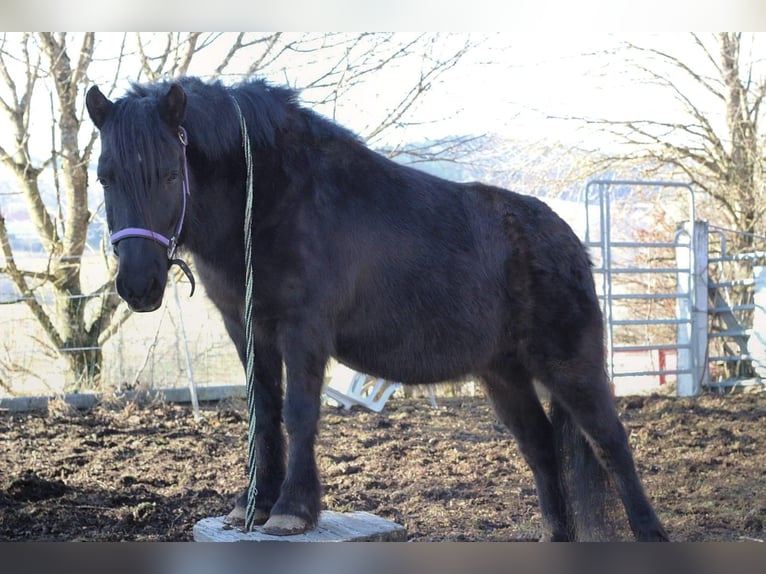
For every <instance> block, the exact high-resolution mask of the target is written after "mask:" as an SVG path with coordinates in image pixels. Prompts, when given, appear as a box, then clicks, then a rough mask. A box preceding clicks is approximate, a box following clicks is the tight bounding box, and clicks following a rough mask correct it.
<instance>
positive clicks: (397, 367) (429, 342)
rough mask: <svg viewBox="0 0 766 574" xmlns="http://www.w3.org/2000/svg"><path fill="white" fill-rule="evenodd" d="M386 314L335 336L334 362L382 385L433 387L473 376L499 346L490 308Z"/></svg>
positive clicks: (367, 317)
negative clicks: (384, 382)
mask: <svg viewBox="0 0 766 574" xmlns="http://www.w3.org/2000/svg"><path fill="white" fill-rule="evenodd" d="M392 309H395V310H393V311H392ZM389 311H390V312H388V313H380V314H376V313H367V314H364V315H358V316H357V317H356V320H351V321H348V322H346V323H345V325H344V326H343V327H342V328H340V329H339V330H338V332H337V337H336V341H335V349H336V356H337V358H338V359H339V360H340V361H342V362H344V363H346V364H347V365H349V366H350V367H352V368H354V369H356V370H359V371H362V372H365V373H369V374H371V375H376V376H379V377H383V378H386V379H388V380H394V381H400V382H404V383H434V382H439V381H445V380H451V379H456V378H460V377H463V376H465V375H468V374H470V373H472V372H475V371H476V370H478V369H480V368H481V367H483V366H485V365H486V363H487V362H488V361H489V360H490V359H491V358H492V357H493V356H494V355H495V354H496V353H497V352H498V349H499V348H500V347H501V340H502V324H501V323H502V319H501V317H500V312H499V310H498V309H496V308H495V306H490V307H489V308H487V307H485V308H480V307H478V306H475V305H473V304H471V303H464V304H463V305H457V304H452V305H443V306H442V307H441V310H439V311H437V310H434V309H415V308H407V307H404V308H402V307H391V308H389Z"/></svg>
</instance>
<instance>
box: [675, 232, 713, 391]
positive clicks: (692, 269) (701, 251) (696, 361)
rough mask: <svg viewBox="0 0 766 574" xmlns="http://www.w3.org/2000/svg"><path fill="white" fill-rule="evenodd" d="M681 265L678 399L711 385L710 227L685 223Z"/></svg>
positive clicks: (679, 244) (678, 244)
mask: <svg viewBox="0 0 766 574" xmlns="http://www.w3.org/2000/svg"><path fill="white" fill-rule="evenodd" d="M676 263H677V264H678V275H677V278H678V294H679V298H678V304H677V306H676V309H677V314H678V319H679V323H678V330H677V343H678V347H679V348H678V371H679V374H678V391H677V392H678V396H680V397H690V396H697V395H699V394H700V392H701V390H702V387H703V386H706V385H707V384H708V383H709V378H710V374H709V371H708V367H707V344H708V340H707V336H708V294H707V289H708V272H707V268H708V224H707V222H706V221H695V222H693V223H692V222H689V221H687V222H684V223H682V224H681V225H679V228H678V232H677V233H676Z"/></svg>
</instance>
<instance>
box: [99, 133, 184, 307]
mask: <svg viewBox="0 0 766 574" xmlns="http://www.w3.org/2000/svg"><path fill="white" fill-rule="evenodd" d="M178 139H179V140H180V141H181V145H182V146H183V154H184V180H183V192H182V203H181V217H179V219H178V224H177V225H176V228H175V232H174V234H173V237H171V238H167V237H165V236H164V235H162V233H157V232H156V231H152V230H151V229H144V228H142V227H126V228H125V229H121V230H120V231H117V232H115V233H112V237H111V241H112V246H113V247H114V246H116V245H117V243H118V242H119V241H121V240H123V239H127V238H128V237H140V238H143V239H151V240H152V241H156V242H157V243H159V244H161V245H163V246H164V247H165V249H167V252H168V269H170V267H172V266H173V265H178V266H179V267H180V268H181V271H183V272H184V275H186V277H188V278H189V282H190V283H191V293H190V294H189V297H191V296H192V295H194V287H195V281H194V275H193V274H192V272H191V269H189V266H188V265H187V264H186V262H185V261H183V260H182V259H175V258H174V256H175V254H176V248H177V247H178V239H179V238H180V237H181V230H182V229H183V225H184V219H185V217H186V202H187V198H188V197H189V195H190V192H189V164H188V162H187V161H186V146H187V145H188V143H189V137H188V135H187V133H186V130H185V129H184V128H183V127H179V128H178Z"/></svg>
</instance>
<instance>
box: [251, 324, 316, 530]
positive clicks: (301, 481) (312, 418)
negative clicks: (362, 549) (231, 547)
mask: <svg viewBox="0 0 766 574" xmlns="http://www.w3.org/2000/svg"><path fill="white" fill-rule="evenodd" d="M307 331H308V330H307V329H300V330H299V329H296V330H294V331H292V332H289V333H287V334H286V335H285V337H284V338H283V352H284V357H285V367H286V371H287V387H286V390H285V404H284V424H285V429H286V430H287V439H288V448H287V474H286V476H285V480H284V482H283V483H282V492H281V494H280V496H279V500H277V503H276V504H275V505H274V507H273V508H272V511H271V517H270V518H269V520H268V522H266V524H265V525H264V527H263V530H264V532H265V533H267V534H272V535H278V536H285V535H290V534H299V533H301V532H305V531H306V530H309V529H311V528H313V527H314V526H316V524H317V521H318V519H319V512H320V489H321V487H320V481H319V472H318V470H317V465H316V459H315V454H314V444H315V440H316V434H317V425H318V422H319V406H320V398H321V393H322V384H323V381H324V370H325V365H326V363H327V358H328V355H327V353H326V352H325V351H324V350H323V349H321V347H322V344H321V338H322V337H321V336H320V337H314V336H311V334H310V333H308V332H307Z"/></svg>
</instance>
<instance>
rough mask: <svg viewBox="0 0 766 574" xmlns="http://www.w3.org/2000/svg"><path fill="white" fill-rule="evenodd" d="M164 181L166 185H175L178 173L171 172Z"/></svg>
mask: <svg viewBox="0 0 766 574" xmlns="http://www.w3.org/2000/svg"><path fill="white" fill-rule="evenodd" d="M165 181H166V182H167V183H175V182H176V181H178V172H177V171H173V172H171V173H170V174H169V175H168V177H167V179H166V180H165Z"/></svg>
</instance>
